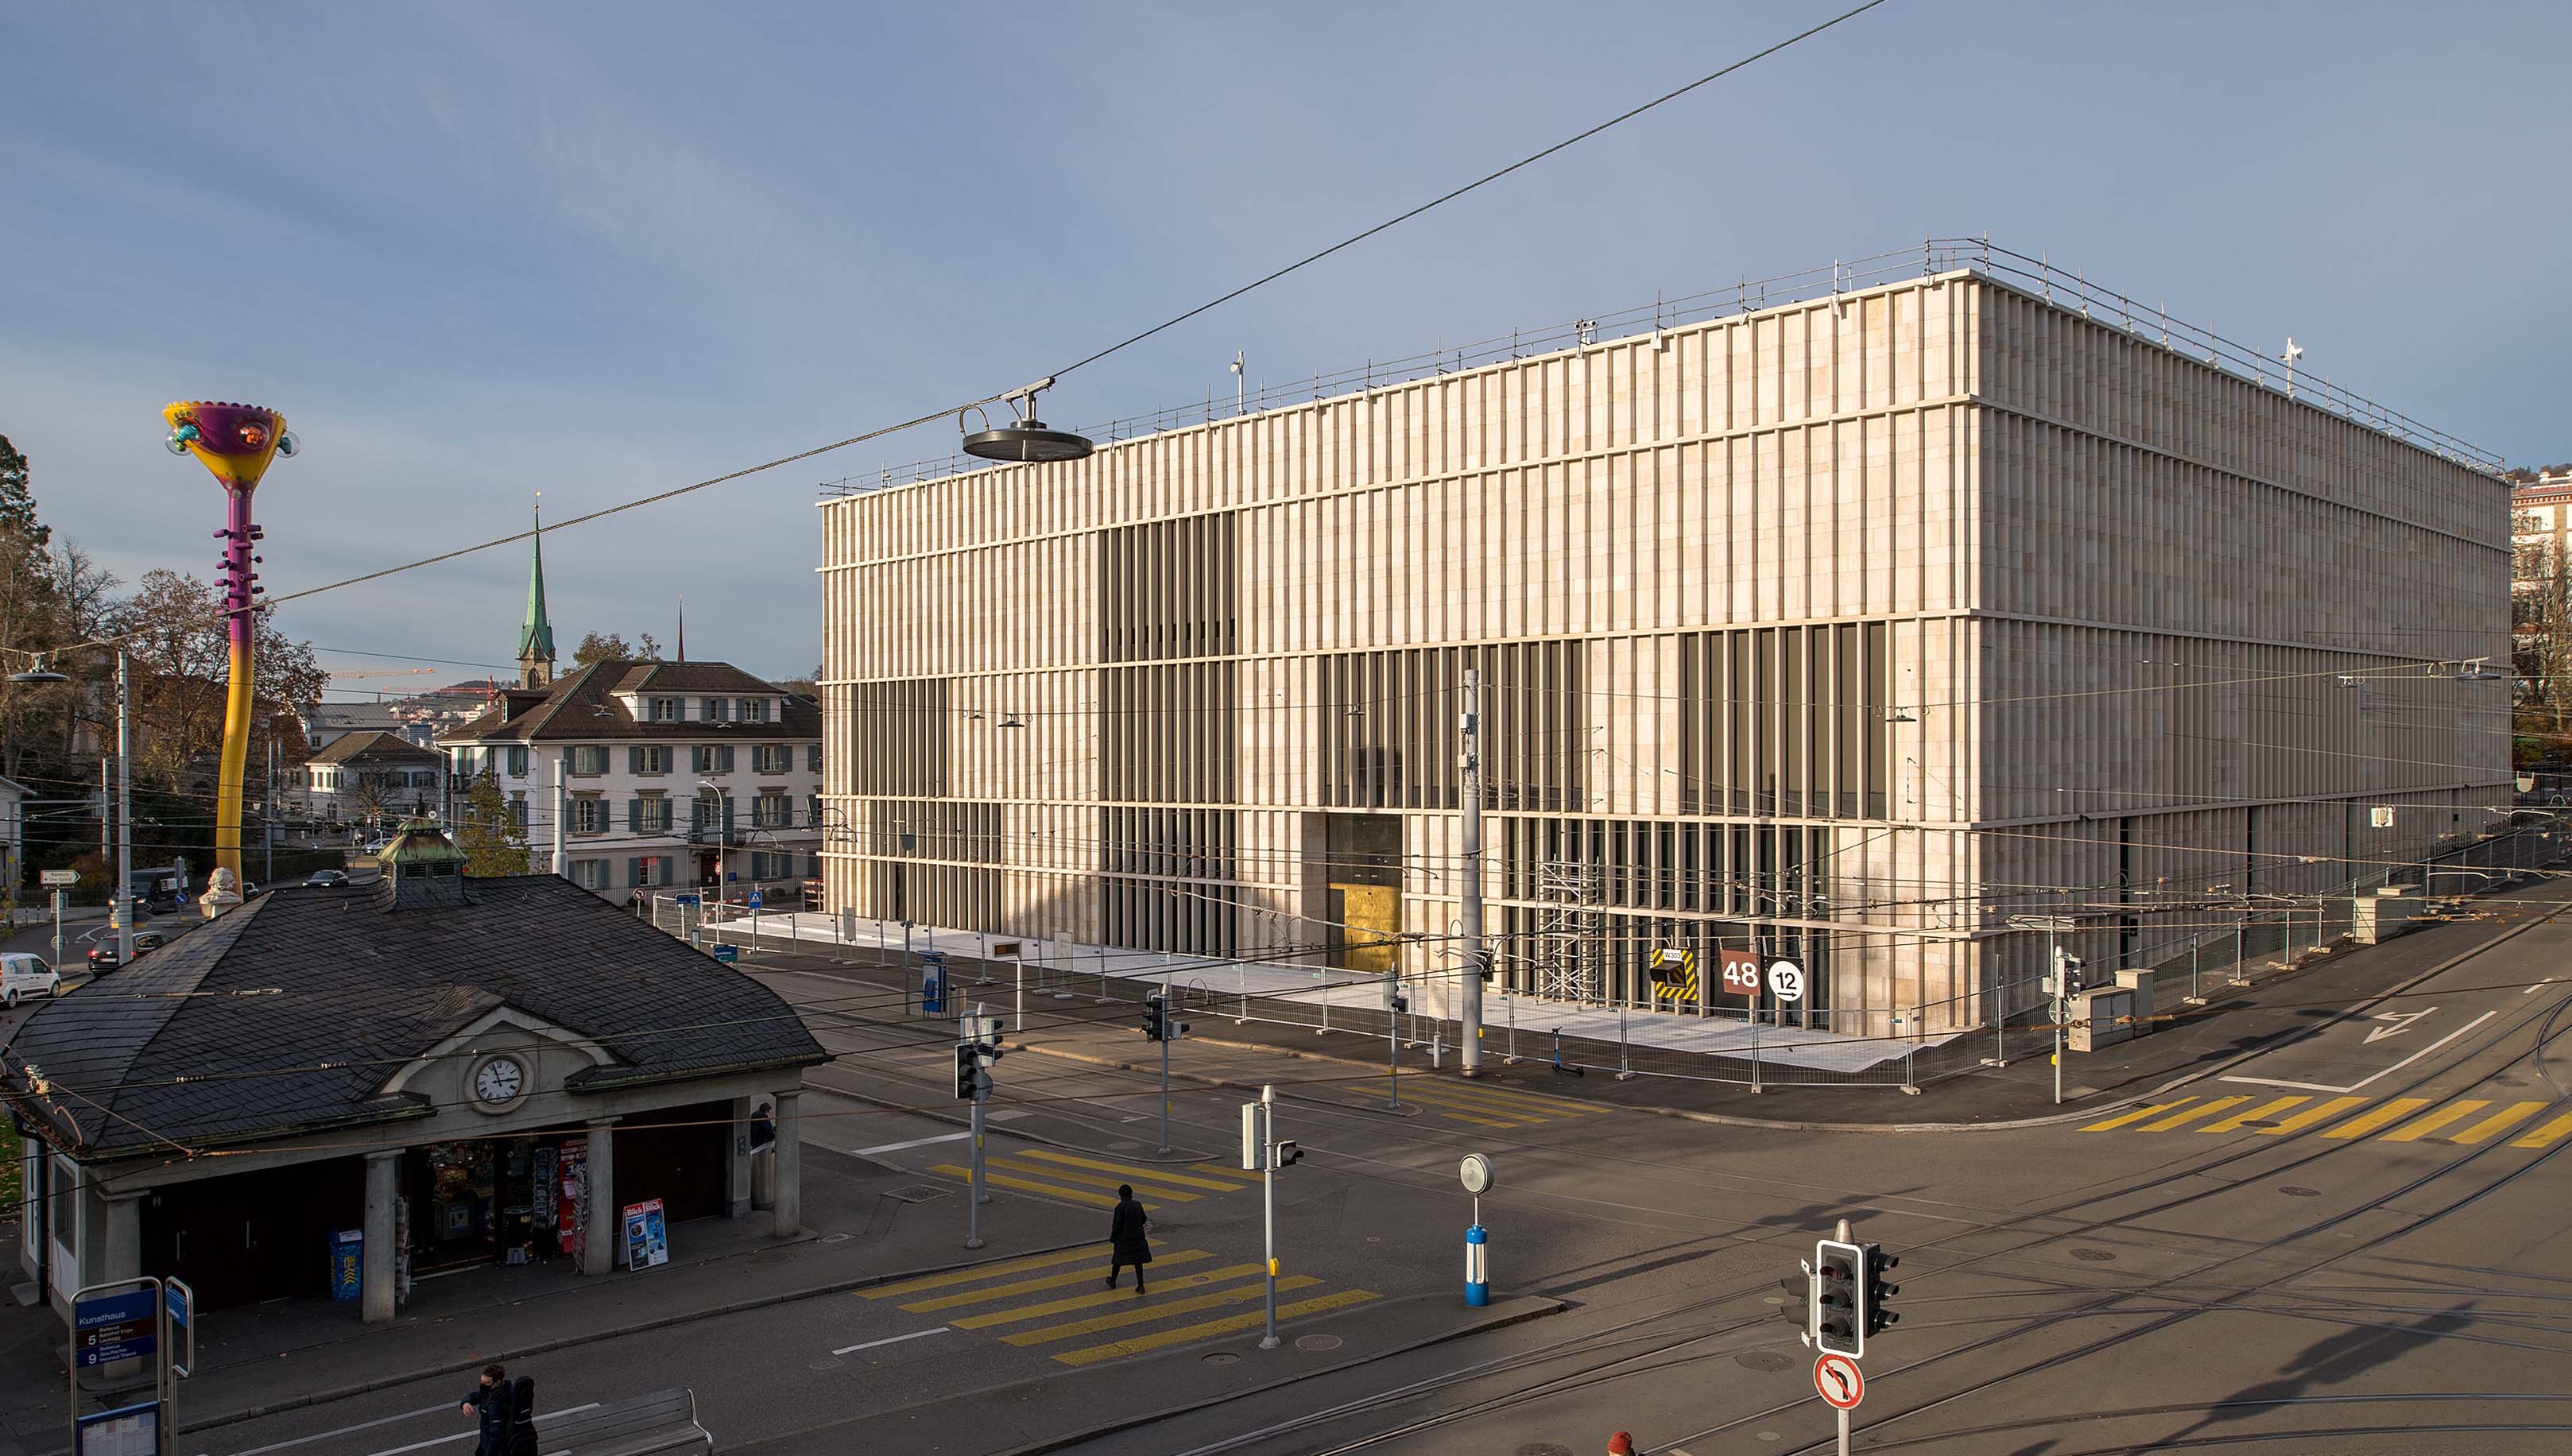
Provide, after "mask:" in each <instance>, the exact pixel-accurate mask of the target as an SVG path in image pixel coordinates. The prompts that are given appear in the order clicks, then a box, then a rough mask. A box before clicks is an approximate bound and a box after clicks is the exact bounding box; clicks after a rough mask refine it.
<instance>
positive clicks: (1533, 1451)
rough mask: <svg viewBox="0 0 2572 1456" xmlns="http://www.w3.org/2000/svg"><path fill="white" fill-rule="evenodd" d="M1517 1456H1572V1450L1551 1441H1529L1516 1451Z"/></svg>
mask: <svg viewBox="0 0 2572 1456" xmlns="http://www.w3.org/2000/svg"><path fill="white" fill-rule="evenodd" d="M1518 1456H1572V1448H1571V1447H1570V1446H1558V1445H1556V1444H1554V1443H1553V1442H1552V1441H1530V1442H1529V1443H1527V1444H1526V1445H1524V1446H1521V1447H1520V1448H1519V1449H1518Z"/></svg>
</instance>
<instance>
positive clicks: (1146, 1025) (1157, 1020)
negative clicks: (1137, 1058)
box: [1143, 992, 1168, 1042]
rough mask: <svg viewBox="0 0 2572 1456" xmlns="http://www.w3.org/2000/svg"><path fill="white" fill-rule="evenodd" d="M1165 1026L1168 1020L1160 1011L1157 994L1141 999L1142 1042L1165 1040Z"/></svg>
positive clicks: (1159, 999)
mask: <svg viewBox="0 0 2572 1456" xmlns="http://www.w3.org/2000/svg"><path fill="white" fill-rule="evenodd" d="M1167 1025H1168V1018H1167V1016H1166V1015H1165V1014H1164V1013H1163V1011H1162V1009H1161V998H1160V995H1159V993H1157V992H1156V993H1154V994H1152V995H1150V996H1147V997H1145V998H1143V1040H1145V1041H1147V1042H1159V1041H1164V1040H1166V1033H1165V1031H1164V1028H1165V1027H1166V1026H1167Z"/></svg>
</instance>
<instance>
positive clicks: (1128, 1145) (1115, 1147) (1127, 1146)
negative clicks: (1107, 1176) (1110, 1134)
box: [1107, 1140, 1143, 1152]
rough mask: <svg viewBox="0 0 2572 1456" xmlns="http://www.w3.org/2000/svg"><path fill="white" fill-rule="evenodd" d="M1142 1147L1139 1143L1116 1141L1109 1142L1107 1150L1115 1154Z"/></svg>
mask: <svg viewBox="0 0 2572 1456" xmlns="http://www.w3.org/2000/svg"><path fill="white" fill-rule="evenodd" d="M1142 1145H1143V1144H1142V1143H1140V1142H1128V1141H1121V1140H1120V1141H1116V1142H1110V1143H1108V1144H1107V1146H1108V1148H1109V1149H1110V1150H1111V1151H1115V1152H1132V1151H1133V1150H1134V1149H1135V1148H1137V1147H1140V1146H1142Z"/></svg>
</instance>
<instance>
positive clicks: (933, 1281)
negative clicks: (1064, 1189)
mask: <svg viewBox="0 0 2572 1456" xmlns="http://www.w3.org/2000/svg"><path fill="white" fill-rule="evenodd" d="M1152 1242H1154V1243H1159V1242H1160V1240H1159V1239H1157V1238H1156V1239H1153V1240H1152ZM1106 1246H1107V1245H1106V1242H1105V1241H1104V1240H1101V1241H1100V1242H1098V1243H1095V1244H1092V1245H1091V1246H1089V1247H1087V1248H1076V1249H1072V1250H1069V1251H1068V1252H1064V1253H1049V1254H1035V1255H1032V1256H1030V1257H1028V1258H1023V1259H1001V1260H998V1261H997V1262H994V1263H987V1264H975V1265H974V1266H973V1267H971V1268H969V1269H951V1270H949V1271H948V1272H946V1273H944V1274H930V1275H928V1276H926V1277H924V1278H918V1279H905V1280H903V1281H902V1282H901V1283H899V1284H884V1285H880V1286H878V1287H876V1288H873V1289H861V1290H859V1291H858V1297H860V1298H862V1299H890V1298H892V1297H893V1296H895V1295H897V1294H917V1293H919V1292H920V1291H921V1290H923V1289H944V1288H947V1287H948V1286H950V1285H954V1284H970V1283H972V1282H974V1281H975V1280H977V1279H996V1278H998V1277H999V1276H1000V1275H1002V1274H1014V1273H1018V1272H1020V1271H1022V1270H1025V1269H1041V1268H1045V1267H1048V1266H1050V1265H1053V1264H1076V1263H1080V1262H1083V1261H1085V1260H1094V1259H1096V1258H1097V1257H1098V1253H1099V1250H1100V1249H1103V1248H1105V1247H1106Z"/></svg>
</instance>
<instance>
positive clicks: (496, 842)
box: [455, 768, 530, 879]
mask: <svg viewBox="0 0 2572 1456" xmlns="http://www.w3.org/2000/svg"><path fill="white" fill-rule="evenodd" d="M463 807H464V814H463V820H464V822H463V823H462V824H461V825H459V826H458V830H459V832H458V833H457V835H456V839H455V846H456V848H458V849H460V850H462V851H464V873H465V874H467V875H470V876H473V877H474V878H476V879H489V878H490V877H492V876H495V875H524V874H527V873H528V872H529V869H530V866H529V864H528V860H529V855H528V852H527V831H526V829H525V827H524V826H522V825H520V824H519V823H518V816H517V815H516V814H515V813H514V812H512V810H511V809H510V807H509V796H508V795H506V794H503V793H501V792H500V779H499V776H498V775H497V774H495V773H494V772H492V770H490V769H488V768H485V769H484V770H482V772H480V773H478V774H475V775H474V776H473V787H472V789H471V790H470V791H469V792H467V793H466V794H465V796H464V806H463Z"/></svg>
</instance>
